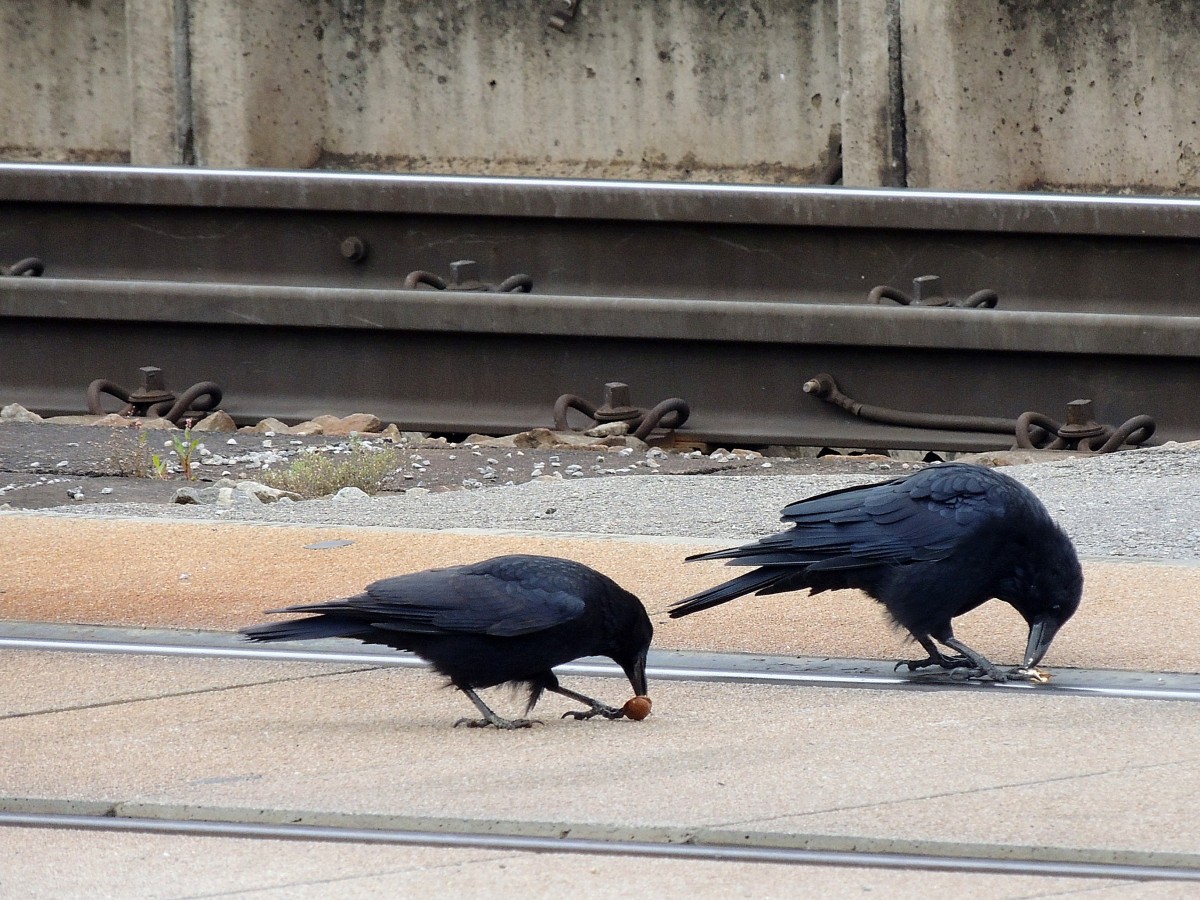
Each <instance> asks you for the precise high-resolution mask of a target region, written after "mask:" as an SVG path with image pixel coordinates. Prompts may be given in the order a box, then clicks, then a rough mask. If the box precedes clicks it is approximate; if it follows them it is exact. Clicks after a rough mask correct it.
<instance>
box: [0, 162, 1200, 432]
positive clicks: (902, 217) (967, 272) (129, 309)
mask: <svg viewBox="0 0 1200 900" xmlns="http://www.w3.org/2000/svg"><path fill="white" fill-rule="evenodd" d="M1198 244H1200V200H1190V199H1181V198H1132V197H1082V196H1056V195H1040V194H980V193H954V192H939V191H891V190H860V189H852V188H830V187H762V186H738V185H690V184H662V183H653V184H652V183H636V182H594V181H571V180H561V181H558V180H543V179H503V178H477V177H476V178H471V177H450V176H405V175H366V174H340V173H333V172H262V171H218V170H180V169H145V168H136V167H118V166H74V165H29V164H0V267H3V269H4V270H6V271H10V272H12V273H13V274H11V275H7V276H3V277H0V342H3V345H4V347H5V357H6V359H5V365H4V367H3V369H2V370H0V397H3V398H4V399H5V400H6V402H7V401H9V400H16V401H18V402H21V403H22V404H23V405H25V406H27V407H30V408H32V409H34V410H35V411H38V412H41V413H44V414H50V415H53V414H63V413H75V412H82V411H83V403H84V398H85V394H86V389H87V385H88V384H89V383H90V382H91V381H92V380H94V379H106V380H109V381H112V382H117V383H125V384H129V383H132V382H133V381H134V380H135V379H136V370H137V369H138V368H139V367H141V366H146V365H157V366H160V367H162V368H163V369H164V370H165V373H166V378H167V379H168V382H169V385H170V386H171V387H172V388H174V389H175V390H182V389H183V388H185V387H187V386H188V385H190V384H193V383H200V382H215V383H216V384H217V385H219V386H220V388H221V390H222V392H223V395H224V397H223V401H222V406H223V408H224V409H225V410H226V411H227V412H229V413H230V414H232V415H233V416H234V417H235V418H236V419H238V420H240V421H243V422H247V421H255V420H257V419H260V418H263V417H266V416H268V415H271V416H276V417H278V418H282V419H284V420H292V421H298V420H301V419H305V418H311V417H313V416H315V415H319V414H322V413H334V414H339V415H340V414H346V413H349V412H355V411H363V410H365V411H370V412H374V413H375V414H376V415H378V416H380V418H382V419H384V420H385V421H395V422H397V423H399V424H400V425H401V426H402V427H403V428H406V429H412V430H422V431H434V432H440V433H453V434H460V433H467V432H488V433H511V432H514V431H520V430H524V429H526V428H529V427H532V426H538V425H549V424H551V422H552V420H553V411H554V408H555V402H556V399H557V398H560V397H562V396H563V395H567V394H572V395H577V396H579V397H582V398H585V399H586V398H590V399H591V400H592V401H596V402H598V401H599V400H600V398H601V395H602V392H603V387H604V385H605V384H607V383H612V382H621V383H625V384H628V385H629V386H630V390H631V397H632V402H633V403H634V404H636V405H638V406H641V407H652V406H654V405H656V404H658V403H659V402H661V401H664V400H666V399H668V398H679V399H682V400H683V401H685V402H686V404H687V406H688V408H689V409H690V416H689V418H688V419H687V421H686V422H685V423H684V424H683V426H682V428H681V429H680V432H679V433H680V435H681V436H686V437H689V438H692V439H694V440H696V441H700V442H708V443H725V444H729V443H737V444H742V445H761V444H808V445H817V446H820V445H829V446H850V447H875V448H905V447H907V448H916V449H948V450H982V449H993V448H1001V447H1006V446H1009V445H1011V444H1012V443H1013V441H1012V439H1011V438H1009V437H1008V436H1006V435H1004V434H997V433H995V432H988V431H984V430H980V429H978V428H974V427H972V426H971V424H970V423H969V422H968V423H966V424H965V425H964V426H963V427H962V428H961V429H960V428H957V427H947V426H946V420H945V419H942V418H938V417H941V416H947V415H954V416H966V417H991V418H997V417H998V418H1002V419H1017V418H1018V417H1020V416H1022V415H1023V414H1025V413H1030V412H1033V413H1036V414H1038V415H1040V416H1043V417H1045V416H1048V417H1050V418H1053V419H1055V420H1058V419H1061V418H1062V417H1063V414H1064V411H1065V410H1066V409H1067V405H1068V404H1069V403H1071V402H1072V401H1075V400H1078V399H1081V398H1082V399H1090V400H1092V401H1093V404H1094V411H1095V416H1096V419H1097V420H1098V421H1099V422H1101V423H1107V424H1110V425H1112V426H1119V425H1120V424H1121V423H1123V422H1128V421H1132V420H1135V419H1138V417H1141V416H1149V417H1150V418H1151V419H1153V421H1154V422H1155V424H1156V428H1157V430H1156V433H1155V437H1156V439H1165V440H1194V439H1200V411H1197V409H1196V408H1195V404H1194V403H1192V402H1191V401H1190V398H1191V397H1194V396H1196V395H1197V394H1198V393H1200V366H1197V365H1196V361H1197V357H1198V356H1200V317H1197V316H1196V315H1195V314H1194V310H1195V300H1194V297H1193V293H1194V292H1193V291H1192V289H1191V286H1192V285H1193V284H1194V283H1195V281H1196V279H1197V276H1198V275H1200V253H1197V249H1198ZM465 260H473V261H474V263H475V264H474V266H465V265H452V264H459V263H462V262H463V261H465ZM31 261H32V262H31ZM35 263H36V264H35ZM38 272H40V273H41V274H37V273H38ZM931 275H936V276H940V279H941V281H940V284H939V283H935V282H931V281H929V280H928V279H927V278H926V276H931ZM914 279H921V280H920V281H919V282H918V283H917V289H916V290H914V296H909V295H908V294H907V293H906V291H907V290H908V285H909V284H911V283H913V281H914ZM439 286H444V289H439ZM884 286H887V287H888V288H889V290H886V291H879V290H875V289H877V288H880V287H884ZM494 288H504V290H495V289H494ZM527 291H528V292H527ZM942 293H945V294H946V295H947V296H946V297H945V298H942V297H941V294H942ZM985 295H986V296H987V298H988V302H987V303H975V302H973V301H971V298H972V297H975V298H979V297H981V296H985ZM993 295H994V301H995V302H994V304H993V303H992V300H993ZM897 297H899V298H900V302H890V301H889V300H888V298H897ZM955 298H966V300H962V301H960V300H957V299H955ZM905 300H907V301H908V302H907V305H905V303H904V301H905ZM969 301H970V302H969ZM993 305H994V308H993ZM822 374H827V375H829V376H830V377H832V378H833V379H835V380H836V383H837V385H838V386H839V388H840V389H841V391H843V392H844V393H845V394H846V395H848V396H850V397H852V398H853V399H854V400H855V401H857V403H859V404H866V405H868V406H873V407H887V408H894V409H899V410H902V411H907V412H917V413H922V412H923V413H931V414H935V417H934V418H933V419H932V420H931V421H932V422H933V426H934V427H916V426H914V425H911V424H895V423H894V422H893V423H889V422H885V421H872V420H867V419H863V418H859V417H857V416H855V415H852V414H851V413H850V412H848V411H847V409H846V408H843V407H839V406H836V405H833V404H831V403H826V402H824V401H823V400H821V399H820V397H819V396H815V395H814V394H813V392H811V391H806V389H805V385H806V384H809V383H811V382H812V381H813V379H815V378H816V377H817V376H818V375H822ZM578 425H579V419H576V420H575V427H578Z"/></svg>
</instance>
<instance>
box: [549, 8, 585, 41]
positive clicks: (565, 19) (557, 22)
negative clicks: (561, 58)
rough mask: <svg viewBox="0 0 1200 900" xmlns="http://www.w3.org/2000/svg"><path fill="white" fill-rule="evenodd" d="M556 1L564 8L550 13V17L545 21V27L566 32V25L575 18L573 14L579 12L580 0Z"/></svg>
mask: <svg viewBox="0 0 1200 900" xmlns="http://www.w3.org/2000/svg"><path fill="white" fill-rule="evenodd" d="M557 2H558V3H561V4H562V5H563V6H564V7H566V8H565V9H563V10H560V11H559V12H556V13H554V14H553V15H551V16H550V19H549V20H548V21H547V22H546V27H547V28H553V29H554V30H555V31H561V32H562V33H563V34H566V33H567V26H568V25H570V24H571V23H572V22H573V21H574V20H575V16H576V15H577V14H578V12H579V3H580V0H557Z"/></svg>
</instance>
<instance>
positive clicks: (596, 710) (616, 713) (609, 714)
mask: <svg viewBox="0 0 1200 900" xmlns="http://www.w3.org/2000/svg"><path fill="white" fill-rule="evenodd" d="M624 715H625V713H624V711H623V710H619V709H613V708H612V707H611V706H608V705H606V704H603V703H600V704H597V705H596V706H593V707H592V708H591V709H569V710H567V711H566V712H565V713H563V714H562V717H563V718H564V719H565V718H567V717H568V716H570V717H571V718H572V719H575V720H577V721H582V720H583V719H591V718H594V717H596V716H604V718H606V719H620V718H622V717H623V716H624Z"/></svg>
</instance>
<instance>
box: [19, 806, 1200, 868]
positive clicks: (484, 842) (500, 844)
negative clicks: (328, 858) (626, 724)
mask: <svg viewBox="0 0 1200 900" xmlns="http://www.w3.org/2000/svg"><path fill="white" fill-rule="evenodd" d="M0 825H7V826H10V827H26V828H53V829H75V830H89V831H108V832H113V831H116V832H150V833H158V834H171V835H185V836H191V837H200V836H203V837H234V838H250V839H269V840H293V841H321V842H344V843H365V844H386V845H398V846H423V847H442V848H452V849H474V850H513V851H520V852H533V853H573V854H591V855H603V856H634V857H647V858H657V859H685V860H709V861H716V862H752V863H776V864H789V865H825V866H853V867H863V868H876V869H909V870H916V871H937V872H970V873H979V874H998V875H1040V876H1058V877H1073V878H1107V879H1120V880H1131V879H1132V880H1156V881H1200V868H1196V867H1192V866H1178V867H1176V866H1163V865H1139V864H1136V863H1106V862H1076V861H1064V860H1038V859H994V858H987V857H970V856H962V857H959V856H948V855H947V856H942V855H936V854H917V853H881V852H863V851H855V850H812V849H806V848H799V847H777V846H746V845H744V844H717V843H704V844H699V843H693V844H675V843H667V842H660V841H645V840H619V839H618V840H604V839H595V838H575V837H540V836H533V835H521V834H474V833H464V832H457V833H455V832H438V831H419V830H404V829H398V828H393V829H373V828H352V827H336V826H322V825H303V824H260V823H254V822H228V821H197V820H189V819H169V818H151V817H136V816H130V817H124V816H111V815H75V814H56V813H19V812H0Z"/></svg>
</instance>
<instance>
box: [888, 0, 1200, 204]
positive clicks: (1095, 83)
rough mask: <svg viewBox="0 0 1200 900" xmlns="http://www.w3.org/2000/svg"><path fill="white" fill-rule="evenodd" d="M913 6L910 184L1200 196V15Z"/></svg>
mask: <svg viewBox="0 0 1200 900" xmlns="http://www.w3.org/2000/svg"><path fill="white" fill-rule="evenodd" d="M904 9H905V12H904V20H903V30H904V37H903V41H904V54H903V65H904V86H905V111H906V116H907V122H908V184H909V186H910V187H939V188H965V189H971V188H984V189H999V190H1028V189H1068V190H1112V189H1126V190H1129V191H1132V192H1135V193H1144V192H1150V193H1157V192H1160V191H1176V190H1178V191H1194V190H1195V189H1196V188H1197V187H1200V118H1198V115H1197V110H1200V81H1197V79H1196V77H1195V75H1196V71H1197V70H1198V69H1200V40H1198V39H1197V38H1198V36H1200V6H1197V5H1196V4H1192V3H1162V2H1158V0H1134V2H1131V3H1124V4H1120V5H1114V4H1111V3H1105V2H1101V0H1093V2H1085V3H1079V2H1067V0H1038V2H1028V0H996V2H993V3H988V4H982V5H981V4H979V3H968V2H952V3H914V4H906V5H905V8H904Z"/></svg>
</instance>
